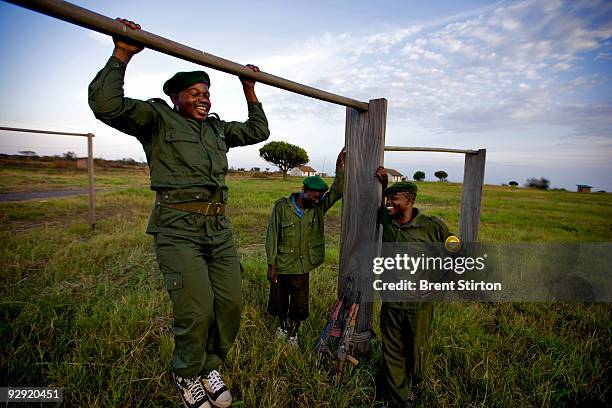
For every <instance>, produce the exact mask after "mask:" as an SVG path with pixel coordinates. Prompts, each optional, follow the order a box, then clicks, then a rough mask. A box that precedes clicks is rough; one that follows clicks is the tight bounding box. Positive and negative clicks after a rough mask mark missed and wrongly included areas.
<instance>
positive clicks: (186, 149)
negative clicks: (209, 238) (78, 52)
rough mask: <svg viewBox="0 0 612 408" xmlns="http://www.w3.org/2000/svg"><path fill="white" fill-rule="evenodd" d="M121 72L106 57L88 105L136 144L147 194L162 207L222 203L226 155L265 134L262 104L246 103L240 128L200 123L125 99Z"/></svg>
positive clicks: (156, 104)
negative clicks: (143, 160) (157, 197)
mask: <svg viewBox="0 0 612 408" xmlns="http://www.w3.org/2000/svg"><path fill="white" fill-rule="evenodd" d="M125 69H126V65H125V64H124V63H123V62H122V61H120V60H119V59H117V58H115V57H111V58H110V59H109V60H108V62H107V63H106V66H105V67H104V68H103V69H102V70H101V71H100V72H98V74H97V75H96V77H95V78H94V80H93V81H92V82H91V84H90V85H89V106H90V107H91V110H92V111H93V112H94V114H95V116H96V118H98V119H100V120H101V121H102V122H104V123H106V124H107V125H109V126H111V127H113V128H115V129H117V130H119V131H121V132H124V133H127V134H129V135H132V136H135V137H136V138H137V139H138V141H140V143H141V144H142V147H143V148H144V151H145V154H146V156H147V163H148V164H149V169H150V173H151V189H152V190H155V191H159V192H161V193H163V194H164V197H165V200H166V201H167V202H170V203H172V202H184V201H197V200H204V201H220V202H224V203H225V202H227V195H228V194H227V191H228V188H227V185H226V184H225V175H226V173H227V170H228V163H227V151H228V150H229V148H231V147H235V146H245V145H250V144H255V143H259V142H261V141H264V140H266V139H267V138H268V136H269V135H270V131H269V129H268V121H267V119H266V115H265V114H264V112H263V109H262V107H261V104H260V103H256V102H250V103H248V112H249V118H248V120H247V121H246V122H244V123H243V122H225V121H223V120H220V119H218V117H215V116H214V115H209V116H208V118H207V119H206V120H205V121H204V122H202V123H200V122H198V121H196V120H193V119H189V118H185V117H184V116H181V115H180V114H179V113H178V112H176V111H174V110H173V109H172V108H171V107H170V106H168V104H167V103H166V102H164V101H163V100H162V99H149V100H147V101H141V100H137V99H130V98H126V97H124V94H123V83H124V76H125Z"/></svg>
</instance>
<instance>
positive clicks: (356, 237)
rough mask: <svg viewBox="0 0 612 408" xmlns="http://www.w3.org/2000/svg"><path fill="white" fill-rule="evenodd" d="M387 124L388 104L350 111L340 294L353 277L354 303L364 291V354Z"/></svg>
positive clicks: (360, 327) (360, 339)
mask: <svg viewBox="0 0 612 408" xmlns="http://www.w3.org/2000/svg"><path fill="white" fill-rule="evenodd" d="M386 120H387V100H386V99H373V100H370V102H369V109H368V111H366V112H360V111H358V110H357V109H355V108H350V107H348V108H347V109H346V137H345V146H346V150H347V155H346V162H345V180H344V196H343V199H342V236H341V241H340V271H339V274H338V293H340V292H341V291H342V289H343V288H344V284H345V282H346V279H347V277H349V276H352V277H353V278H354V283H353V290H352V292H353V298H354V295H356V293H357V292H361V299H362V300H361V307H360V309H359V316H358V319H359V320H358V324H357V330H356V336H355V340H356V347H357V349H358V350H359V351H360V352H362V353H367V352H368V351H369V348H370V342H369V339H370V333H371V328H372V306H373V303H372V302H371V301H368V300H371V299H372V298H373V295H374V293H373V292H374V291H373V289H372V265H371V264H370V263H367V264H366V263H364V262H361V260H366V259H372V257H374V256H377V254H376V250H375V247H376V245H374V244H377V243H378V240H379V238H378V236H379V234H378V225H377V223H376V211H377V210H378V208H379V207H380V200H381V193H382V192H381V188H380V184H379V182H378V180H377V179H376V177H375V176H374V174H375V173H376V169H377V168H378V166H381V165H382V164H383V161H384V148H385V127H386ZM370 252H372V253H371V254H370ZM370 255H371V256H370Z"/></svg>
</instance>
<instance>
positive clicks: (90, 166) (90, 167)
mask: <svg viewBox="0 0 612 408" xmlns="http://www.w3.org/2000/svg"><path fill="white" fill-rule="evenodd" d="M93 138H94V134H93V133H88V134H87V179H88V187H89V227H90V228H91V230H92V231H93V230H94V229H95V228H96V210H95V208H94V159H93Z"/></svg>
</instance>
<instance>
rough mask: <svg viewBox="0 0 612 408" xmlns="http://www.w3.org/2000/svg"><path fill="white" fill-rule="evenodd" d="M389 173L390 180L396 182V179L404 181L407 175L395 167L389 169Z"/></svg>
mask: <svg viewBox="0 0 612 408" xmlns="http://www.w3.org/2000/svg"><path fill="white" fill-rule="evenodd" d="M387 174H388V175H389V181H391V182H392V183H395V182H396V181H403V180H405V177H404V175H403V174H402V173H400V172H399V171H397V170H394V169H387Z"/></svg>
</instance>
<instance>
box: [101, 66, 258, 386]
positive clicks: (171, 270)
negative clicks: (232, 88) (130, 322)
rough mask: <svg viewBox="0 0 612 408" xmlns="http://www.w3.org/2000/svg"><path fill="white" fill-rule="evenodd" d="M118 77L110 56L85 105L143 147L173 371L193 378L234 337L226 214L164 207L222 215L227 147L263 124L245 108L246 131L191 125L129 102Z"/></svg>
mask: <svg viewBox="0 0 612 408" xmlns="http://www.w3.org/2000/svg"><path fill="white" fill-rule="evenodd" d="M125 69H126V65H125V64H124V63H123V62H122V61H121V60H119V59H117V58H115V57H111V58H110V59H109V60H108V62H107V64H106V66H105V67H104V68H103V69H102V70H101V71H100V72H99V73H98V74H97V75H96V77H95V78H94V80H93V81H92V83H91V84H90V86H89V105H90V107H91V109H92V111H93V112H94V114H95V116H96V118H98V119H100V120H101V121H102V122H104V123H106V124H107V125H109V126H111V127H113V128H115V129H117V130H120V131H122V132H124V133H127V134H130V135H132V136H135V137H136V138H137V139H138V141H139V142H140V143H141V144H142V146H143V148H144V151H145V154H146V157H147V163H148V164H149V169H150V175H151V189H152V190H154V191H156V192H157V194H156V202H155V207H154V208H153V211H152V213H151V217H150V218H149V224H148V227H147V233H149V234H152V235H154V237H155V238H154V240H155V252H156V254H157V260H158V263H159V267H160V270H161V272H162V273H163V277H164V286H165V288H166V289H167V290H168V293H169V295H170V298H171V300H172V303H173V312H174V322H173V327H172V328H173V332H174V336H175V349H174V354H173V357H172V370H173V371H174V372H175V373H176V374H177V375H179V376H181V377H193V376H194V375H197V374H199V373H200V372H201V371H204V370H206V371H210V370H212V369H214V368H217V367H218V366H219V365H220V364H221V363H222V362H223V361H224V359H225V357H226V355H227V353H228V351H229V349H230V347H231V346H232V344H233V342H234V339H235V337H236V334H237V333H238V328H239V325H240V312H241V308H242V294H241V272H240V263H239V260H238V256H237V252H236V248H235V246H234V241H233V237H232V231H231V226H230V222H229V220H228V219H227V218H226V217H225V216H224V215H223V214H222V212H223V211H221V210H220V211H217V214H216V215H203V214H197V213H192V212H188V211H183V210H180V209H176V208H169V207H170V206H173V205H174V206H175V207H176V205H177V203H194V202H198V201H204V202H212V203H213V207H214V208H219V209H221V208H223V206H224V204H225V203H226V202H227V192H228V188H227V185H226V184H225V175H226V173H227V170H228V163H227V156H226V155H227V151H228V149H229V148H231V147H235V146H244V145H249V144H254V143H258V142H261V141H263V140H266V139H267V138H268V136H269V130H268V123H267V120H266V116H265V114H264V112H263V109H262V107H261V104H260V103H256V102H249V103H248V114H249V118H248V120H247V121H246V122H244V123H242V122H225V121H222V120H220V119H218V118H217V117H215V116H213V115H209V116H208V117H207V119H206V120H205V121H204V122H198V121H196V120H194V119H191V118H187V117H184V116H182V115H180V114H179V113H178V112H176V111H175V110H173V109H172V108H171V107H170V106H168V105H167V104H166V103H165V102H164V101H163V100H162V99H150V100H148V101H140V100H135V99H130V98H126V97H124V95H123V84H124V75H125ZM207 214H209V213H207Z"/></svg>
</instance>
